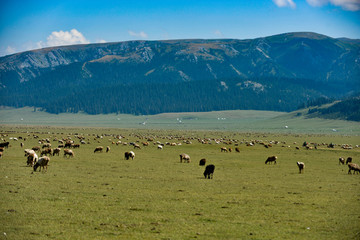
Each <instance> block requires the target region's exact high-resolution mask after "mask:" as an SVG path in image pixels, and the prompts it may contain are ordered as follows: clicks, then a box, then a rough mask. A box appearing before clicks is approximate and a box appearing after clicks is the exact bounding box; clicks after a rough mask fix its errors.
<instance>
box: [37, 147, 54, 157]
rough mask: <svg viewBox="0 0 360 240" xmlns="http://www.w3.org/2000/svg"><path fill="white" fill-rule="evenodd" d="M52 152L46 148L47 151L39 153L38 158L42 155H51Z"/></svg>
mask: <svg viewBox="0 0 360 240" xmlns="http://www.w3.org/2000/svg"><path fill="white" fill-rule="evenodd" d="M52 152H53V150H52V149H51V148H47V149H45V150H43V151H41V154H40V156H41V157H42V156H43V155H46V156H47V155H48V154H50V155H51V154H52Z"/></svg>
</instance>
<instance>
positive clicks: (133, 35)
mask: <svg viewBox="0 0 360 240" xmlns="http://www.w3.org/2000/svg"><path fill="white" fill-rule="evenodd" d="M128 33H129V35H130V36H132V37H137V38H148V35H147V34H146V33H145V32H143V31H141V32H138V33H137V32H134V31H131V30H129V31H128Z"/></svg>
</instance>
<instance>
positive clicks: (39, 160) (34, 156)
mask: <svg viewBox="0 0 360 240" xmlns="http://www.w3.org/2000/svg"><path fill="white" fill-rule="evenodd" d="M29 136H30V135H29ZM77 137H78V138H79V141H80V144H87V142H86V141H85V138H84V137H81V136H77ZM20 138H21V137H20ZM34 138H38V137H37V136H34ZM97 138H100V137H99V136H97ZM101 138H102V136H101ZM121 138H122V136H119V135H118V136H115V139H118V140H119V139H121ZM140 138H143V137H140ZM12 139H13V140H17V138H15V139H14V138H12ZM2 140H3V142H0V157H2V155H3V152H4V148H8V147H9V145H10V143H9V142H7V141H5V139H2ZM24 140H26V139H24ZM94 140H96V138H94ZM182 140H183V142H184V143H185V144H191V143H192V142H191V140H194V139H182ZM197 140H198V141H199V142H200V143H202V144H206V143H208V142H209V141H211V139H200V138H198V139H197ZM53 141H58V143H59V145H58V147H56V148H53V149H52V148H51V143H50V142H51V141H50V140H49V139H48V138H47V139H42V140H39V144H42V147H40V146H35V147H33V148H32V149H25V150H24V153H25V157H26V164H27V166H30V167H32V168H33V171H34V172H35V171H37V169H38V168H39V171H41V170H43V171H47V167H48V165H49V162H50V157H49V156H55V155H57V156H59V154H60V152H61V149H63V152H64V157H74V156H75V154H74V151H73V150H72V149H69V148H79V147H80V144H76V143H75V142H74V141H73V140H71V138H66V139H60V140H58V139H56V138H55V139H54V140H53ZM153 141H154V139H152V138H147V141H146V142H142V145H143V146H149V142H153ZM138 142H139V141H138ZM214 142H215V143H216V144H220V143H224V144H232V141H222V140H216V139H214ZM234 142H235V146H239V144H238V142H237V141H236V140H235V141H234ZM241 143H244V142H241ZM278 143H279V142H270V143H267V144H265V143H263V142H261V141H250V142H245V144H246V146H253V145H255V144H261V145H263V146H264V147H266V148H269V147H272V144H278ZM112 144H116V145H119V144H122V145H130V146H133V147H134V149H141V147H140V145H139V144H138V143H134V142H132V143H129V144H128V143H126V142H124V143H123V142H121V141H120V140H119V141H117V142H114V141H112ZM154 145H157V148H158V149H159V150H162V149H163V147H164V146H165V145H170V146H176V145H181V143H179V144H176V143H166V144H162V143H161V142H159V141H156V142H154ZM317 145H318V144H313V146H310V144H308V143H306V142H304V144H303V147H305V148H306V149H308V150H309V149H313V148H315V149H316V148H317ZM20 146H21V147H23V146H24V143H21V144H20ZM327 147H329V148H334V145H333V144H332V143H331V144H329V145H327ZM345 147H346V148H344V147H343V146H342V148H344V149H349V148H350V149H351V146H349V145H346V146H345ZM103 149H104V147H102V146H98V147H96V148H95V149H94V153H97V152H100V153H101V152H103ZM296 149H299V148H298V147H296ZM109 151H110V147H109V146H107V147H106V152H109ZM220 151H221V152H231V151H232V148H227V147H221V148H220ZM235 151H236V152H240V149H239V147H235ZM38 154H40V157H38ZM179 156H180V163H182V162H184V163H190V162H191V159H190V156H189V155H188V154H186V153H182V154H180V155H179ZM130 158H131V159H134V158H135V153H134V152H133V151H129V152H125V153H124V159H126V160H129V159H130ZM277 159H278V158H277V156H270V157H268V158H267V159H266V161H265V164H271V163H274V164H276V160H277ZM205 164H206V159H205V158H203V159H201V160H200V162H199V165H200V166H205ZM296 164H297V166H298V169H299V173H304V169H305V163H304V162H299V161H298V162H296ZM339 164H343V165H344V164H346V165H348V167H349V171H348V174H351V171H353V173H354V174H355V173H360V167H359V165H358V164H356V163H353V162H352V157H348V158H347V159H346V161H345V159H344V158H343V157H340V158H339ZM214 170H215V166H214V165H213V164H210V165H207V166H206V167H205V171H204V173H203V175H204V177H205V178H208V179H212V178H213V174H214Z"/></svg>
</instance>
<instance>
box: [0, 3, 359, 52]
mask: <svg viewBox="0 0 360 240" xmlns="http://www.w3.org/2000/svg"><path fill="white" fill-rule="evenodd" d="M299 31H310V32H317V33H321V34H325V35H328V36H330V37H335V38H337V37H348V38H357V39H360V0H251V1H250V0H237V1H235V0H228V1H226V0H222V1H215V0H206V1H205V0H167V1H166V0H128V1H124V0H118V1H111V0H102V1H90V0H87V1H84V0H0V56H4V55H8V54H12V53H16V52H22V51H27V50H31V49H38V48H43V47H49V46H58V45H69V44H83V43H99V42H118V41H127V40H139V39H141V40H163V39H190V38H204V39H214V38H235V39H248V38H257V37H265V36H270V35H275V34H280V33H285V32H299Z"/></svg>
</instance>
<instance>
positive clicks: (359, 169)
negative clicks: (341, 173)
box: [348, 163, 360, 174]
mask: <svg viewBox="0 0 360 240" xmlns="http://www.w3.org/2000/svg"><path fill="white" fill-rule="evenodd" d="M348 167H349V171H348V174H351V170H353V171H354V174H355V172H357V173H358V174H359V173H360V166H359V165H357V164H356V163H349V164H348Z"/></svg>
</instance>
